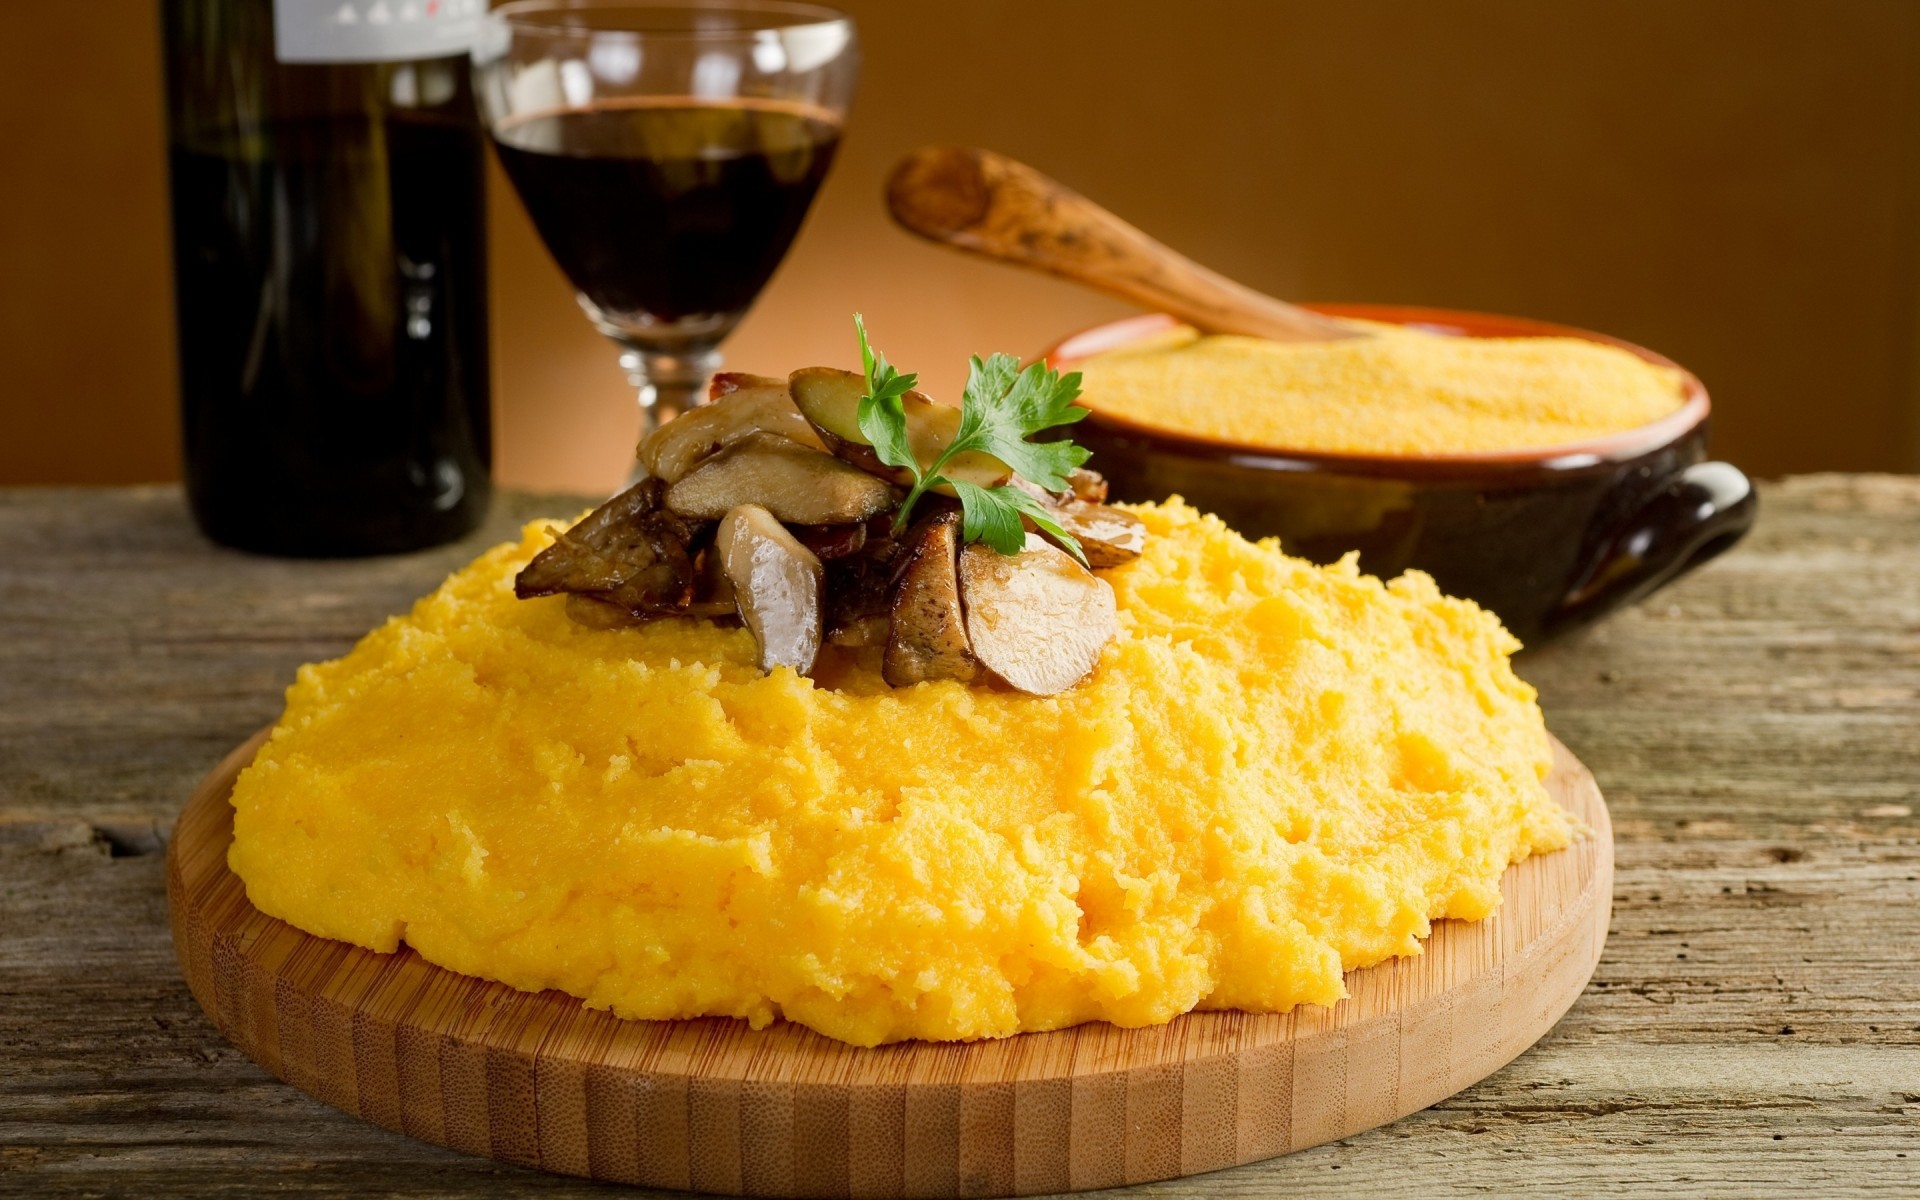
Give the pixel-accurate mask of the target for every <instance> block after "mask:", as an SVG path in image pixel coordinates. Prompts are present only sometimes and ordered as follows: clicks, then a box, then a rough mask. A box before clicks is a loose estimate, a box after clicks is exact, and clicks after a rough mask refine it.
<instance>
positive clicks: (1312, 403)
mask: <svg viewBox="0 0 1920 1200" xmlns="http://www.w3.org/2000/svg"><path fill="white" fill-rule="evenodd" d="M1373 328H1374V329H1375V331H1376V332H1375V334H1374V336H1373V337H1369V338H1355V339H1350V340H1345V341H1338V342H1297V343H1283V342H1269V341H1264V340H1262V339H1260V338H1250V337H1201V336H1199V335H1198V334H1197V333H1195V332H1194V331H1193V330H1191V329H1183V330H1178V331H1174V332H1171V333H1168V334H1166V335H1163V336H1159V337H1155V338H1152V339H1148V340H1146V341H1143V342H1141V343H1138V344H1136V345H1133V346H1129V347H1126V348H1124V349H1120V350H1113V351H1109V352H1107V353H1105V354H1101V355H1096V356H1095V357H1093V358H1091V359H1089V360H1087V361H1086V362H1085V363H1082V364H1080V365H1079V370H1080V371H1081V373H1082V375H1083V376H1084V381H1083V385H1082V386H1083V387H1084V389H1085V395H1084V403H1085V404H1086V405H1087V406H1088V407H1090V408H1092V409H1094V410H1095V411H1096V412H1103V413H1111V414H1112V415H1114V416H1116V417H1123V418H1126V419H1128V420H1131V421H1135V422H1138V423H1140V424H1143V425H1149V426H1153V427H1154V428H1158V429H1165V430H1168V431H1170V432H1175V433H1185V434H1191V435H1198V436H1202V437H1209V438H1216V439H1220V440H1224V441H1230V442H1237V443H1240V444H1243V445H1249V446H1258V447H1261V448H1263V449H1274V450H1309V451H1321V452H1325V453H1339V454H1386V455H1407V456H1415V457H1417V456H1421V455H1435V454H1475V453H1492V452H1499V451H1505V450H1528V449H1536V448H1543V447H1549V446H1560V445H1566V444H1568V443H1570V442H1578V441H1582V440H1586V439H1589V438H1594V437H1599V436H1603V435H1605V434H1609V433H1619V432H1623V431H1625V430H1629V429H1635V428H1638V427H1639V426H1641V425H1646V424H1649V423H1651V422H1653V421H1657V420H1659V419H1660V418H1661V417H1664V416H1667V415H1668V414H1669V413H1672V412H1674V411H1676V410H1678V409H1679V408H1680V406H1681V404H1682V403H1684V402H1685V398H1686V397H1685V393H1684V391H1683V390H1682V382H1681V379H1682V377H1681V375H1680V373H1679V372H1678V371H1675V370H1673V369H1672V368H1670V367H1659V366H1654V365H1653V364H1651V363H1647V362H1643V361H1642V360H1641V359H1639V358H1636V357H1635V356H1634V355H1631V354H1629V353H1627V352H1626V351H1625V350H1621V349H1617V348H1616V347H1613V346H1606V345H1602V344H1600V343H1598V342H1589V341H1583V340H1581V339H1578V338H1551V337H1547V338H1467V337H1444V336H1441V335H1438V334H1431V333H1425V332H1422V331H1419V330H1413V329H1400V328H1396V327H1393V326H1387V325H1376V326H1373Z"/></svg>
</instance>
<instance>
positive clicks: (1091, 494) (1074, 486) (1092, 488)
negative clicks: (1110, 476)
mask: <svg viewBox="0 0 1920 1200" xmlns="http://www.w3.org/2000/svg"><path fill="white" fill-rule="evenodd" d="M1067 487H1068V488H1069V489H1070V490H1071V491H1072V492H1073V498H1074V499H1075V500H1085V501H1086V502H1087V503H1088V504H1105V503H1106V502H1107V477H1106V476H1105V475H1102V474H1101V473H1100V472H1098V471H1093V470H1089V469H1088V468H1086V467H1075V468H1074V469H1073V470H1072V472H1071V473H1069V474H1068V475H1067Z"/></svg>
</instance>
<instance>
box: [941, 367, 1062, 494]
mask: <svg viewBox="0 0 1920 1200" xmlns="http://www.w3.org/2000/svg"><path fill="white" fill-rule="evenodd" d="M973 368H974V369H973V373H972V375H971V377H970V378H969V379H968V380H967V390H966V391H965V392H964V393H963V395H962V404H961V411H962V413H963V414H964V413H967V412H969V411H970V412H972V413H973V414H974V417H975V419H974V421H973V422H972V423H973V424H974V425H975V427H976V428H975V430H974V431H972V432H973V434H974V436H973V437H971V438H969V437H968V434H969V432H970V431H969V429H968V424H969V422H968V421H967V419H966V418H965V416H963V417H962V419H961V427H960V433H959V436H957V437H955V438H954V444H955V445H960V444H962V443H968V444H967V445H966V446H965V448H966V449H968V450H985V451H986V452H987V453H988V454H991V455H993V456H994V457H995V458H997V459H999V460H1000V461H1001V462H1003V463H1006V464H1007V465H1008V466H1009V467H1012V468H1013V469H1014V471H1015V472H1016V473H1018V474H1019V475H1020V476H1021V477H1022V478H1024V479H1027V480H1029V481H1031V482H1033V483H1037V484H1039V485H1040V486H1041V487H1043V488H1045V489H1047V490H1048V491H1050V492H1064V491H1066V490H1067V475H1068V473H1069V472H1071V471H1072V470H1073V469H1074V468H1075V467H1077V466H1079V465H1080V464H1081V463H1083V462H1086V461H1087V459H1088V457H1090V455H1091V453H1092V452H1091V451H1089V450H1088V449H1087V448H1086V447H1084V446H1076V445H1074V444H1073V443H1072V442H1066V441H1061V442H1030V441H1028V440H1027V438H1028V436H1030V435H1032V434H1035V433H1038V432H1040V431H1041V430H1043V429H1052V428H1054V427H1055V426H1059V425H1071V424H1073V423H1074V422H1075V421H1080V420H1084V419H1085V418H1086V416H1087V410H1086V409H1084V408H1081V407H1080V406H1079V405H1077V404H1075V403H1074V400H1075V399H1076V398H1078V397H1079V395H1080V373H1079V372H1078V371H1075V372H1074V373H1072V374H1070V375H1066V376H1062V375H1061V374H1060V372H1058V371H1054V370H1051V369H1049V368H1048V367H1047V366H1046V365H1045V364H1043V363H1034V364H1033V365H1032V366H1030V367H1028V368H1027V369H1026V370H1024V371H1021V370H1019V368H1018V364H1016V363H1015V362H1014V360H1013V359H1012V358H1011V357H1009V356H1007V355H1005V354H996V355H994V356H993V357H992V358H990V359H988V360H987V361H986V362H985V363H982V362H981V361H980V360H979V359H978V358H975V359H974V360H973Z"/></svg>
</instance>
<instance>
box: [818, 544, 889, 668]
mask: <svg viewBox="0 0 1920 1200" xmlns="http://www.w3.org/2000/svg"><path fill="white" fill-rule="evenodd" d="M868 545H869V547H871V546H872V545H873V543H871V542H869V543H868ZM825 565H826V570H827V599H826V622H825V623H826V631H827V640H828V641H829V642H832V643H833V644H834V645H836V646H856V647H857V646H878V645H881V644H882V643H884V642H885V641H886V640H887V629H888V627H889V625H890V622H889V620H888V618H887V598H888V592H889V588H888V579H889V577H890V575H891V573H892V571H891V567H890V566H889V564H888V561H887V559H886V558H884V557H881V556H870V555H868V554H866V553H864V552H863V553H861V554H857V555H855V556H853V557H851V558H842V559H836V560H834V561H832V562H829V563H827V564H825Z"/></svg>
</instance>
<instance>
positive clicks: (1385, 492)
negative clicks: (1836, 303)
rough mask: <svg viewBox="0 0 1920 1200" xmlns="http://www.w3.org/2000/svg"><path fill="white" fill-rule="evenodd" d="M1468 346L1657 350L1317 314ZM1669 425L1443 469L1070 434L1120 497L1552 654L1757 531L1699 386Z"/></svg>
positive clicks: (1494, 322)
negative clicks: (1428, 591) (1502, 341)
mask: <svg viewBox="0 0 1920 1200" xmlns="http://www.w3.org/2000/svg"><path fill="white" fill-rule="evenodd" d="M1313 307H1314V308H1315V309H1316V310H1317V311H1320V312H1324V313H1329V314H1331V315H1334V316H1342V317H1357V318H1361V319H1364V320H1368V321H1380V322H1385V323H1388V324H1393V325H1404V326H1409V327H1413V328H1418V329H1423V330H1427V331H1429V332H1433V333H1442V334H1447V335H1451V336H1455V337H1576V338H1585V339H1587V340H1589V341H1595V342H1603V343H1605V344H1607V345H1610V346H1618V347H1620V348H1622V349H1624V350H1627V351H1629V352H1631V353H1633V354H1636V355H1638V356H1639V357H1641V358H1643V359H1645V360H1646V361H1648V362H1652V363H1658V364H1660V365H1662V366H1669V367H1674V366H1677V364H1675V363H1672V362H1670V361H1669V360H1667V359H1666V358H1663V357H1661V356H1660V355H1658V354H1655V353H1654V352H1652V351H1651V350H1646V349H1642V348H1641V347H1639V346H1635V345H1632V344H1630V343H1627V342H1623V341H1620V340H1619V339H1617V338H1611V337H1607V336H1605V335H1604V334H1598V333H1590V332H1588V331H1586V330H1582V329H1572V328H1568V327H1566V326H1561V325H1552V324H1548V323H1546V322H1542V321H1531V320H1526V319H1523V318H1519V317H1502V316H1492V315H1488V314H1484V313H1469V312H1455V311H1452V310H1448V309H1432V308H1406V307H1399V306H1384V305H1331V304H1330V305H1314V306H1313ZM1176 324H1177V322H1176V321H1175V320H1174V319H1173V318H1172V317H1168V316H1164V315H1160V314H1154V315H1149V316H1143V317H1133V318H1129V319H1127V320H1123V321H1116V322H1112V323H1110V324H1106V325H1100V326H1096V327H1094V328H1092V329H1088V330H1085V331H1083V332H1081V333H1077V334H1075V335H1073V336H1072V337H1069V338H1067V339H1065V340H1064V341H1062V342H1060V343H1059V344H1058V345H1056V346H1054V347H1053V348H1052V349H1051V350H1049V351H1047V353H1046V355H1045V358H1046V359H1047V361H1048V362H1049V363H1051V364H1052V365H1054V366H1056V367H1059V368H1062V369H1066V370H1071V369H1073V367H1074V366H1075V365H1076V364H1077V363H1079V362H1082V361H1084V360H1085V359H1087V358H1088V357H1090V356H1092V355H1094V354H1098V353H1100V352H1102V351H1105V350H1110V349H1113V348H1115V347H1118V346H1123V345H1126V344H1128V343H1129V342H1132V341H1134V340H1137V339H1140V338H1144V337H1149V336H1152V335H1154V334H1158V333H1161V332H1163V331H1165V330H1167V329H1169V328H1171V327H1173V326H1174V325H1176ZM1686 389H1687V399H1686V402H1685V403H1684V404H1683V405H1682V406H1681V408H1680V409H1679V410H1678V411H1676V412H1674V413H1673V414H1672V415H1671V416H1668V417H1665V418H1662V419H1661V420H1659V421H1656V422H1654V423H1653V424H1650V425H1643V426H1641V427H1639V428H1637V429H1631V430H1628V431H1626V432H1624V433H1618V434H1611V435H1608V436H1606V437H1602V438H1596V439H1593V440H1591V441H1586V442H1580V443H1575V444H1570V445H1563V446H1553V447H1548V448H1545V449H1538V450H1528V451H1515V452H1501V453H1492V454H1460V455H1444V456H1428V457H1410V456H1391V455H1378V456H1376V455H1360V454H1328V453H1320V452H1313V451H1287V450H1271V449H1263V448H1258V447H1252V446H1245V445H1236V444H1233V443H1230V442H1223V441H1218V440H1214V439H1211V438H1206V437H1195V436H1191V435H1184V434H1177V433H1171V432H1168V431H1166V430H1163V429H1158V428H1155V427H1152V426H1145V425H1140V424H1137V423H1134V422H1131V421H1128V420H1125V419H1123V418H1120V417H1116V416H1110V415H1108V414H1105V413H1102V412H1101V411H1100V403H1099V397H1098V396H1093V397H1088V398H1084V399H1083V402H1084V403H1086V404H1087V406H1088V407H1089V408H1090V409H1091V410H1092V413H1093V415H1092V416H1091V417H1089V418H1088V419H1087V420H1085V421H1083V422H1081V423H1080V424H1079V425H1076V426H1074V427H1073V432H1072V436H1073V438H1074V440H1076V441H1078V442H1080V443H1081V444H1082V445H1085V446H1087V447H1089V448H1090V449H1092V450H1093V453H1094V457H1093V461H1092V463H1091V464H1090V465H1092V466H1093V467H1094V468H1096V469H1097V470H1099V471H1101V472H1102V473H1103V474H1105V475H1106V477H1107V479H1108V480H1109V482H1110V484H1111V486H1112V489H1113V496H1114V498H1115V499H1119V500H1158V499H1162V498H1164V497H1166V496H1169V495H1173V494H1178V495H1181V496H1184V497H1185V498H1186V499H1187V501H1188V502H1189V503H1192V504H1193V505H1195V506H1197V507H1199V508H1201V509H1204V510H1206V511H1210V512H1214V513H1218V514H1219V515H1220V516H1221V517H1222V518H1223V519H1224V520H1226V522H1227V523H1228V524H1230V525H1232V526H1233V527H1234V528H1236V529H1238V530H1239V531H1240V532H1241V533H1243V534H1245V535H1247V536H1249V537H1268V536H1277V537H1278V538H1279V539H1280V542H1281V545H1282V546H1283V547H1284V548H1285V549H1286V550H1287V551H1288V552H1289V553H1291V554H1297V555H1301V556H1304V557H1306V558H1309V559H1312V560H1313V561H1315V562H1323V563H1324V562H1332V561H1333V560H1335V559H1337V558H1339V557H1340V556H1341V555H1343V554H1346V553H1347V552H1349V551H1353V550H1358V551H1359V552H1360V566H1361V568H1362V569H1363V570H1365V571H1367V572H1368V573H1369V574H1374V575H1379V576H1381V577H1383V578H1391V577H1393V576H1395V575H1398V574H1400V573H1401V572H1403V571H1406V570H1408V569H1409V568H1414V569H1418V570H1422V571H1425V572H1427V573H1428V574H1430V575H1432V576H1433V577H1434V579H1435V580H1436V581H1438V583H1439V585H1440V587H1441V588H1442V589H1443V590H1445V591H1447V592H1449V593H1451V594H1453V595H1458V596H1469V597H1471V598H1473V599H1474V600H1477V601H1479V602H1480V603H1481V604H1483V605H1485V606H1486V607H1488V608H1490V609H1492V610H1493V611H1494V612H1496V613H1498V614H1499V615H1500V618H1501V619H1502V620H1503V621H1504V622H1506V625H1507V628H1509V629H1511V630H1512V631H1513V632H1514V633H1515V634H1516V635H1518V636H1519V637H1520V639H1521V640H1522V641H1523V642H1525V643H1527V644H1529V645H1532V644H1537V643H1540V642H1543V641H1546V640H1549V639H1551V638H1554V637H1558V636H1560V635H1562V634H1565V633H1567V632H1570V631H1571V630H1574V629H1577V628H1579V627H1581V626H1583V625H1586V624H1588V623H1589V622H1592V621H1594V620H1595V619H1597V618H1599V617H1601V616H1604V615H1605V614H1607V613H1609V612H1612V611H1613V610H1615V609H1617V608H1619V607H1621V606H1622V605H1626V604H1631V603H1633V602H1635V601H1637V600H1640V599H1642V598H1643V597H1645V596H1647V595H1648V594H1649V593H1651V592H1653V591H1654V590H1656V589H1658V588H1660V587H1664V586H1665V585H1666V584H1669V583H1671V582H1673V581H1674V580H1675V579H1678V578H1679V577H1680V576H1682V575H1684V574H1686V573H1687V572H1688V571H1691V570H1693V569H1694V568H1695V567H1698V566H1699V565H1700V564H1701V563H1704V562H1706V561H1707V560H1708V559H1710V558H1712V557H1713V556H1714V555H1716V554H1719V553H1721V552H1722V551H1724V550H1726V549H1727V548H1728V547H1730V546H1732V545H1733V544H1734V543H1735V542H1736V541H1738V540H1739V539H1740V537H1741V535H1743V534H1745V533H1746V531H1747V530H1748V528H1750V527H1751V526H1752V524H1753V520H1754V515H1755V511H1756V508H1757V500H1756V497H1755V494H1754V489H1753V485H1752V484H1751V482H1749V480H1748V479H1747V477H1746V476H1745V475H1743V474H1742V473H1741V472H1740V471H1739V470H1738V469H1737V468H1735V467H1734V466H1732V465H1730V464H1728V463H1724V462H1712V461H1708V459H1707V449H1706V448H1707V416H1708V413H1709V411H1710V409H1711V404H1710V402H1709V401H1708V399H1707V392H1706V389H1705V388H1704V387H1702V386H1701V384H1700V381H1699V380H1698V379H1695V378H1694V377H1693V376H1692V375H1691V374H1687V375H1686Z"/></svg>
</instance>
